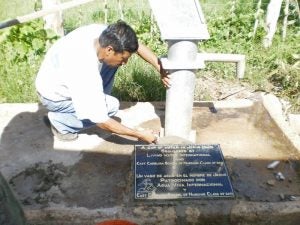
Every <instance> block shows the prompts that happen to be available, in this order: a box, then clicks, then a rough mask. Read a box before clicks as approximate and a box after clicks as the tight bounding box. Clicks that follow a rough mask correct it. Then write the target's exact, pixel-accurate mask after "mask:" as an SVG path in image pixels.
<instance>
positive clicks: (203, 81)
mask: <svg viewBox="0 0 300 225" xmlns="http://www.w3.org/2000/svg"><path fill="white" fill-rule="evenodd" d="M254 92H255V90H253V88H251V87H250V86H248V85H245V84H244V83H242V82H241V81H239V80H233V81H228V80H224V79H217V78H214V77H212V76H209V75H203V76H201V77H199V78H197V80H196V88H195V101H217V100H225V99H242V98H249V97H251V96H252V95H253V93H254Z"/></svg>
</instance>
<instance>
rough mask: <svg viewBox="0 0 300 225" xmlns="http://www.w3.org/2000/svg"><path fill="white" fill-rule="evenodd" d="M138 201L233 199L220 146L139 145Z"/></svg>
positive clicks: (136, 187) (136, 167)
mask: <svg viewBox="0 0 300 225" xmlns="http://www.w3.org/2000/svg"><path fill="white" fill-rule="evenodd" d="M134 170H135V171H134V172H135V198H136V199H180V198H233V197H234V192H233V189H232V185H231V182H230V179H229V177H228V172H227V168H226V165H225V162H224V157H223V154H222V151H221V148H220V145H136V146H135V161H134Z"/></svg>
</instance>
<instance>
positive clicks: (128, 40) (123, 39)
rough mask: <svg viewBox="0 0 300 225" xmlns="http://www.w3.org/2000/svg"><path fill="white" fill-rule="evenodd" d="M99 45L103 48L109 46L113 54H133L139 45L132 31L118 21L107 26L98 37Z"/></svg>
mask: <svg viewBox="0 0 300 225" xmlns="http://www.w3.org/2000/svg"><path fill="white" fill-rule="evenodd" d="M99 43H100V45H101V47H103V48H105V47H107V46H109V45H111V46H112V47H113V49H114V51H115V52H118V53H122V52H124V51H128V52H130V53H134V52H136V51H137V49H138V47H139V44H138V39H137V37H136V34H135V32H134V30H133V29H132V28H131V27H130V26H129V25H128V24H126V23H125V22H124V21H120V20H119V21H118V22H116V23H114V24H111V25H109V26H108V27H107V28H106V29H105V30H104V31H103V32H102V34H101V35H100V37H99Z"/></svg>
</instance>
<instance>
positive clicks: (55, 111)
mask: <svg viewBox="0 0 300 225" xmlns="http://www.w3.org/2000/svg"><path fill="white" fill-rule="evenodd" d="M105 97H106V104H107V109H108V116H110V117H111V116H113V115H115V114H116V113H117V112H118V110H119V106H120V103H119V100H118V99H116V98H115V97H112V96H110V95H105ZM40 101H41V103H42V104H43V105H44V106H45V107H46V108H47V109H48V110H49V112H48V118H49V120H50V122H51V124H52V126H54V127H55V128H56V129H57V130H58V131H59V132H60V133H62V134H67V133H78V132H79V131H80V130H82V129H85V128H88V127H91V126H94V125H95V123H93V122H92V121H90V120H88V119H84V120H80V119H78V118H77V116H76V111H75V109H74V106H73V103H72V100H64V101H52V100H49V99H46V98H44V97H43V96H40Z"/></svg>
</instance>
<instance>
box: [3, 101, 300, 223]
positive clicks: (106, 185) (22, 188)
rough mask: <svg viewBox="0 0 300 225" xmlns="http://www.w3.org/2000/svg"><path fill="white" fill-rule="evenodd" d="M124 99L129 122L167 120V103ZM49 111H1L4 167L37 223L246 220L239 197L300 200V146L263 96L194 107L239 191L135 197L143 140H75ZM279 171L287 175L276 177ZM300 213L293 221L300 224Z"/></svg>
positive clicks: (123, 116) (203, 139) (196, 122)
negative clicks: (202, 196) (200, 196)
mask: <svg viewBox="0 0 300 225" xmlns="http://www.w3.org/2000/svg"><path fill="white" fill-rule="evenodd" d="M248 103H249V104H248ZM122 107H123V109H122V110H121V112H120V113H119V114H118V117H119V118H120V120H121V121H122V123H124V124H126V125H128V126H131V127H135V128H139V129H142V128H150V129H154V130H159V129H160V128H161V126H162V124H164V104H163V103H139V104H136V103H123V106H122ZM45 113H46V111H45V109H44V108H42V107H40V106H39V105H37V104H25V105H23V104H21V105H17V104H11V105H10V104H7V105H1V110H0V114H1V122H0V127H1V128H2V134H1V145H0V146H1V147H0V170H1V172H2V173H3V175H4V177H5V178H6V180H7V181H8V182H9V184H10V186H11V188H12V190H13V191H14V192H15V194H16V196H17V198H18V200H19V201H20V202H21V203H22V205H23V208H24V210H25V213H26V215H27V217H28V219H29V220H30V221H34V224H46V223H43V222H42V220H43V221H44V220H45V219H46V218H48V219H49V221H48V222H49V223H48V224H51V221H52V222H53V221H56V223H54V222H53V224H93V223H94V222H95V221H101V219H105V218H120V217H127V218H131V219H132V220H134V221H136V222H138V223H140V224H205V221H208V222H209V223H210V224H229V223H231V224H246V223H238V221H240V217H239V216H241V215H240V214H239V213H237V214H238V215H236V217H235V218H236V220H235V219H234V218H232V216H231V215H230V214H231V212H234V210H233V206H234V205H237V207H239V209H243V205H241V206H240V205H239V204H244V203H245V202H246V203H245V204H248V203H249V204H251V203H253V204H260V202H261V203H262V204H263V203H270V204H275V205H274V207H275V206H276V205H277V203H278V204H279V205H280V206H281V207H282V203H283V204H285V203H286V204H287V205H289V206H294V208H293V209H295V208H300V204H299V201H298V198H299V196H300V184H299V183H300V176H299V174H300V173H299V151H297V149H296V148H295V147H294V146H293V145H292V144H291V142H290V141H289V140H288V139H287V138H286V137H285V135H284V134H283V133H282V131H281V130H280V129H279V128H278V126H277V125H276V124H275V123H274V121H273V120H272V119H271V117H270V116H269V113H268V112H267V111H266V110H265V109H264V107H263V105H262V104H261V102H260V101H246V104H244V103H243V104H242V105H238V106H237V107H234V108H232V107H226V106H225V107H224V106H222V107H218V106H217V105H211V104H209V105H206V104H204V103H199V104H198V105H197V104H195V108H194V111H193V129H195V130H196V134H197V135H196V143H197V144H220V145H221V148H222V151H223V155H224V157H225V162H226V165H227V168H228V171H229V174H230V178H231V181H232V184H233V188H234V190H235V194H236V199H234V200H180V201H176V200H173V201H155V202H153V201H150V202H148V201H135V200H134V199H133V196H134V194H133V185H134V180H133V169H132V165H133V156H132V153H133V150H134V145H135V144H143V143H142V142H140V141H138V140H135V139H133V138H128V137H122V136H118V135H111V134H108V133H106V132H103V131H99V130H97V131H96V132H95V129H90V130H88V131H85V132H84V134H81V136H82V139H79V140H78V142H76V143H75V144H74V143H61V142H59V141H57V140H55V139H53V137H52V135H51V133H50V131H49V130H48V129H47V128H46V127H45V125H44V124H43V119H42V117H43V115H44V114H45ZM89 138H90V139H89ZM162 140H163V139H162ZM176 141H178V139H177V140H173V142H176ZM171 142H172V141H171ZM174 144H175V143H174ZM274 160H279V161H280V164H279V165H278V167H276V168H275V169H273V170H270V169H267V168H266V167H267V165H268V164H269V163H271V162H272V161H274ZM279 171H280V172H282V173H283V174H284V176H285V179H284V180H281V181H280V180H277V179H276V177H275V173H276V172H279ZM291 196H294V197H295V199H292V200H296V201H290V200H291V198H290V197H291ZM247 202H248V203H247ZM267 206H269V205H267ZM267 206H266V207H267ZM250 208H251V207H250ZM271 208H272V207H271ZM275 208H276V207H275ZM283 208H284V207H283ZM271 211H272V210H271ZM273 211H274V212H275V211H276V210H275V209H274V210H273ZM82 212H83V214H85V216H83V214H82ZM297 212H298V211H296V214H295V215H296V217H297V218H296V219H298V218H299V217H300V215H299V214H298V213H297ZM241 213H242V212H241ZM248 213H249V215H250V214H251V213H250V212H248ZM269 213H270V211H269ZM256 214H259V213H257V212H256ZM277 214H278V215H280V213H277ZM71 215H72V216H71ZM76 215H77V216H76ZM212 215H213V217H211V216H212ZM224 215H226V216H224ZM295 215H294V216H293V218H292V217H290V223H286V224H294V223H293V220H294V219H295ZM245 216H246V215H245ZM86 217H88V218H86ZM74 218H75V219H74ZM80 218H82V219H83V220H84V221H85V222H82V221H81V222H80ZM146 218H152V219H148V220H146ZM209 218H210V219H209ZM62 220H64V221H65V222H62ZM251 220H252V219H251ZM251 220H250V221H251ZM253 220H254V221H256V222H257V221H258V220H259V219H258V218H254V219H253ZM58 221H60V223H58ZM74 221H77V222H74ZM145 221H147V222H145ZM163 221H164V222H163ZM166 221H168V222H166ZM197 221H198V222H197ZM199 221H202V222H199ZM230 221H231V222H230ZM234 221H235V222H234ZM244 221H246V219H245V218H244ZM44 222H45V221H44ZM248 224H251V223H248ZM257 224H263V223H257ZM266 224H268V223H266Z"/></svg>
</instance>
